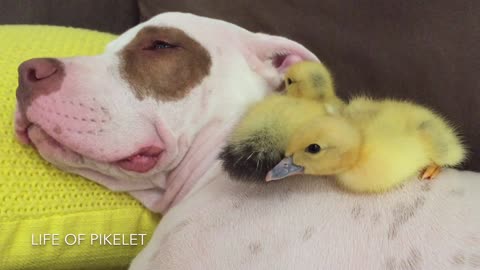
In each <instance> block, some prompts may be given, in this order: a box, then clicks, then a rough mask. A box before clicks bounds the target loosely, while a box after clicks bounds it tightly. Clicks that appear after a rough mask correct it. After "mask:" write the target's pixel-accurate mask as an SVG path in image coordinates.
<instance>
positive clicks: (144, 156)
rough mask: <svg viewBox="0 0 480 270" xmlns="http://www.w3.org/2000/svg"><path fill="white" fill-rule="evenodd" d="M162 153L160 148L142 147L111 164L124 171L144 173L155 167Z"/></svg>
mask: <svg viewBox="0 0 480 270" xmlns="http://www.w3.org/2000/svg"><path fill="white" fill-rule="evenodd" d="M162 153H163V149H162V148H160V147H156V146H149V147H144V148H142V149H140V150H139V151H138V152H137V153H135V154H133V155H131V156H129V157H127V158H124V159H121V160H118V161H115V162H113V163H114V164H116V165H118V166H119V167H120V168H122V169H124V170H126V171H133V172H138V173H145V172H148V171H150V170H151V169H153V167H155V165H157V163H158V160H159V159H160V157H161V156H162Z"/></svg>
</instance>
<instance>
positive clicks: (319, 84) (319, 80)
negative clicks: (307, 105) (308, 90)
mask: <svg viewBox="0 0 480 270" xmlns="http://www.w3.org/2000/svg"><path fill="white" fill-rule="evenodd" d="M310 79H311V80H312V82H313V87H315V88H316V89H321V90H323V87H324V86H325V78H324V77H323V76H322V75H320V74H312V75H311V77H310ZM319 94H321V96H323V94H324V93H323V91H322V92H320V93H319Z"/></svg>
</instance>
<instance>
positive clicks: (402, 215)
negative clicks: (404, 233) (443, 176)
mask: <svg viewBox="0 0 480 270" xmlns="http://www.w3.org/2000/svg"><path fill="white" fill-rule="evenodd" d="M424 204H425V197H418V198H416V199H415V201H414V202H413V203H412V204H410V205H405V204H403V203H401V204H398V205H397V206H396V207H395V208H394V209H393V215H394V220H393V222H392V223H391V225H390V228H389V230H388V239H389V240H393V239H395V237H396V236H397V234H398V230H399V229H400V228H401V227H402V226H403V225H404V224H405V223H407V222H408V221H409V220H410V219H411V218H412V217H414V216H415V214H416V212H417V211H418V209H419V208H421V207H422V206H423V205H424Z"/></svg>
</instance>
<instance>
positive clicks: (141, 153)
mask: <svg viewBox="0 0 480 270" xmlns="http://www.w3.org/2000/svg"><path fill="white" fill-rule="evenodd" d="M32 131H33V132H34V133H35V135H33V136H36V137H40V140H41V141H43V142H44V145H45V143H46V145H47V147H48V148H50V150H49V152H52V153H53V152H56V153H61V154H60V155H62V158H63V159H65V160H67V159H69V158H67V156H68V157H70V159H71V158H74V159H75V160H79V159H81V157H83V155H82V154H80V153H78V152H76V151H74V150H72V149H71V148H69V147H68V146H67V145H65V144H63V143H61V142H59V141H58V140H56V139H55V138H54V137H52V136H51V135H50V134H48V132H46V131H45V130H44V129H43V128H42V127H41V126H39V125H37V124H34V123H32V122H29V121H25V119H21V121H19V119H18V118H17V121H16V137H17V139H18V140H19V141H20V142H21V143H24V144H29V145H32V146H34V147H36V148H37V150H40V149H38V148H39V147H37V146H36V145H35V141H36V140H35V139H32ZM37 140H38V138H37ZM163 153H164V148H162V147H158V146H147V147H142V148H140V149H139V150H137V151H135V152H134V153H133V154H131V155H129V156H127V157H125V158H121V159H115V160H111V161H105V160H97V159H95V158H92V157H88V158H90V159H92V160H96V161H98V162H103V163H108V164H112V165H114V166H117V167H119V168H121V169H123V170H125V171H130V172H137V173H146V172H148V171H150V170H152V169H153V168H154V167H155V166H156V165H157V163H158V162H159V160H160V159H161V157H162V156H163Z"/></svg>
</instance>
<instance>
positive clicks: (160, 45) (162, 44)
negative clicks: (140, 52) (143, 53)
mask: <svg viewBox="0 0 480 270" xmlns="http://www.w3.org/2000/svg"><path fill="white" fill-rule="evenodd" d="M178 47H179V46H178V45H175V44H171V43H168V42H166V41H163V40H153V41H152V42H151V44H150V45H148V46H147V47H145V48H143V49H144V50H148V51H156V50H164V49H175V48H178Z"/></svg>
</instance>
